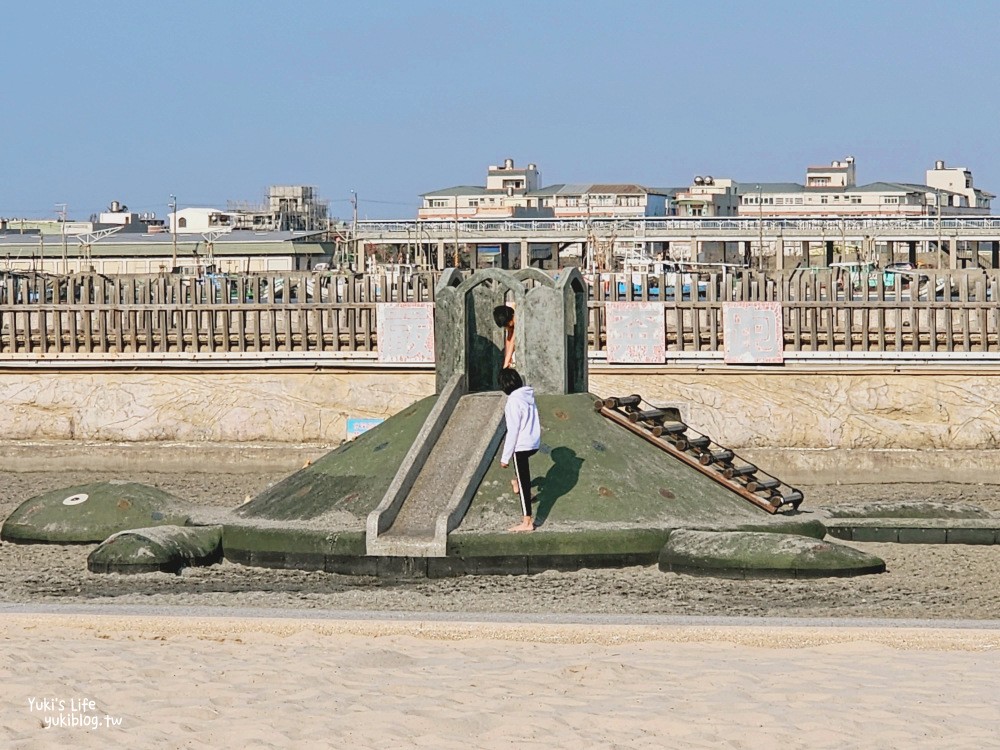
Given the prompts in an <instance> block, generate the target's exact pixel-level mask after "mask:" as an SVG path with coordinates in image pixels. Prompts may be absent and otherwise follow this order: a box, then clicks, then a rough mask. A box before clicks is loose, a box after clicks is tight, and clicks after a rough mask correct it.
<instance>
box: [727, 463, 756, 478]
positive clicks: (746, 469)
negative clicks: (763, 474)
mask: <svg viewBox="0 0 1000 750" xmlns="http://www.w3.org/2000/svg"><path fill="white" fill-rule="evenodd" d="M756 473H757V467H756V466H754V465H753V464H747V465H746V466H730V467H729V468H728V469H726V470H725V471H724V472H722V476H724V477H725V478H726V479H733V478H734V477H745V476H747V475H749V474H756Z"/></svg>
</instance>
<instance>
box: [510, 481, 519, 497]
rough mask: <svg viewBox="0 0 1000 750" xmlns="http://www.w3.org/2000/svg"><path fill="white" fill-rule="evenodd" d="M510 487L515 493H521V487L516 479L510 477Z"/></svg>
mask: <svg viewBox="0 0 1000 750" xmlns="http://www.w3.org/2000/svg"><path fill="white" fill-rule="evenodd" d="M510 488H511V489H512V490H513V491H514V494H515V495H520V494H521V487H520V486H519V485H518V483H517V480H516V479H511V480H510Z"/></svg>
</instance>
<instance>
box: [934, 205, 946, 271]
mask: <svg viewBox="0 0 1000 750" xmlns="http://www.w3.org/2000/svg"><path fill="white" fill-rule="evenodd" d="M935 193H937V256H938V269H939V270H940V269H941V268H943V267H944V251H943V250H942V249H941V189H940V188H938V189H937V190H936V191H935Z"/></svg>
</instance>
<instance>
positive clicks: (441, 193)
mask: <svg viewBox="0 0 1000 750" xmlns="http://www.w3.org/2000/svg"><path fill="white" fill-rule="evenodd" d="M538 187H539V174H538V167H537V166H536V165H534V164H529V165H528V166H527V167H524V168H520V167H515V166H514V160H513V159H506V160H504V163H503V165H501V166H497V165H491V166H490V167H488V168H487V170H486V185H485V186H484V187H480V186H478V185H456V186H455V187H450V188H444V189H442V190H434V191H432V192H430V193H424V194H423V195H422V196H420V197H421V198H422V199H423V205H422V206H421V207H420V209H419V210H418V211H417V218H418V219H431V220H433V219H482V218H514V217H522V216H526V215H528V213H529V209H531V208H532V207H533V206H532V201H531V200H530V199H529V198H528V195H529V194H531V193H533V192H535V191H537V190H538Z"/></svg>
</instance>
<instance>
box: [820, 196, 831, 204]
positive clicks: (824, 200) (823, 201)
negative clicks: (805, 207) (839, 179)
mask: <svg viewBox="0 0 1000 750" xmlns="http://www.w3.org/2000/svg"><path fill="white" fill-rule="evenodd" d="M829 198H830V196H828V195H821V196H820V197H819V202H820V203H829V202H830V200H829Z"/></svg>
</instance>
